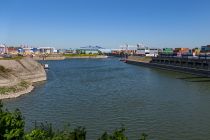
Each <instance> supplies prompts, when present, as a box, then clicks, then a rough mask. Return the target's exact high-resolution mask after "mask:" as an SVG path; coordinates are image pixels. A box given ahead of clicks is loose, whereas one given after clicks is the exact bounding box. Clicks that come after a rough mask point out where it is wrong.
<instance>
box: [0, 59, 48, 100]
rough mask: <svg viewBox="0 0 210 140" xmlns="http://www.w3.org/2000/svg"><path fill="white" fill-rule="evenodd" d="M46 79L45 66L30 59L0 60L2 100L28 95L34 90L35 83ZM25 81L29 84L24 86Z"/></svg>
mask: <svg viewBox="0 0 210 140" xmlns="http://www.w3.org/2000/svg"><path fill="white" fill-rule="evenodd" d="M46 79H47V77H46V72H45V70H44V68H43V66H42V65H41V64H39V63H38V62H36V61H34V60H32V59H30V58H23V59H20V60H0V99H5V98H14V97H18V96H20V95H22V94H25V93H28V92H30V91H31V90H32V89H33V86H32V84H33V83H34V82H39V81H44V80H46ZM23 81H24V82H27V84H25V85H24V84H22V83H24V82H23ZM21 86H23V87H21ZM11 89H12V90H11ZM1 90H2V91H1ZM1 92H2V93H4V94H1Z"/></svg>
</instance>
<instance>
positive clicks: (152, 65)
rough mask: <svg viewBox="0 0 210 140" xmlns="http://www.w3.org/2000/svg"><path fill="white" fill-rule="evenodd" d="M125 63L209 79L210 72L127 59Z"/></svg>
mask: <svg viewBox="0 0 210 140" xmlns="http://www.w3.org/2000/svg"><path fill="white" fill-rule="evenodd" d="M126 63H128V64H131V65H137V66H144V67H150V68H157V69H162V70H167V71H175V72H180V73H188V74H192V75H197V76H204V77H210V71H209V70H204V69H196V68H189V67H182V66H175V65H166V64H157V63H149V62H141V61H137V60H129V59H128V60H127V61H126Z"/></svg>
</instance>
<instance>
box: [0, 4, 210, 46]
mask: <svg viewBox="0 0 210 140" xmlns="http://www.w3.org/2000/svg"><path fill="white" fill-rule="evenodd" d="M141 42H143V43H144V44H146V45H149V46H151V47H160V48H162V47H196V46H198V47H199V46H201V45H207V44H210V0H0V44H1V43H6V44H9V45H20V44H28V45H33V46H52V47H56V48H76V47H81V46H86V45H100V46H103V47H106V48H117V47H119V46H120V45H121V44H125V43H128V44H133V45H135V44H137V43H141Z"/></svg>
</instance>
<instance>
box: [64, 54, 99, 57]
mask: <svg viewBox="0 0 210 140" xmlns="http://www.w3.org/2000/svg"><path fill="white" fill-rule="evenodd" d="M64 56H65V57H83V56H98V54H64Z"/></svg>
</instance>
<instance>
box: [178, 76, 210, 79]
mask: <svg viewBox="0 0 210 140" xmlns="http://www.w3.org/2000/svg"><path fill="white" fill-rule="evenodd" d="M197 78H208V77H201V76H197V77H181V78H177V79H197Z"/></svg>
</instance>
